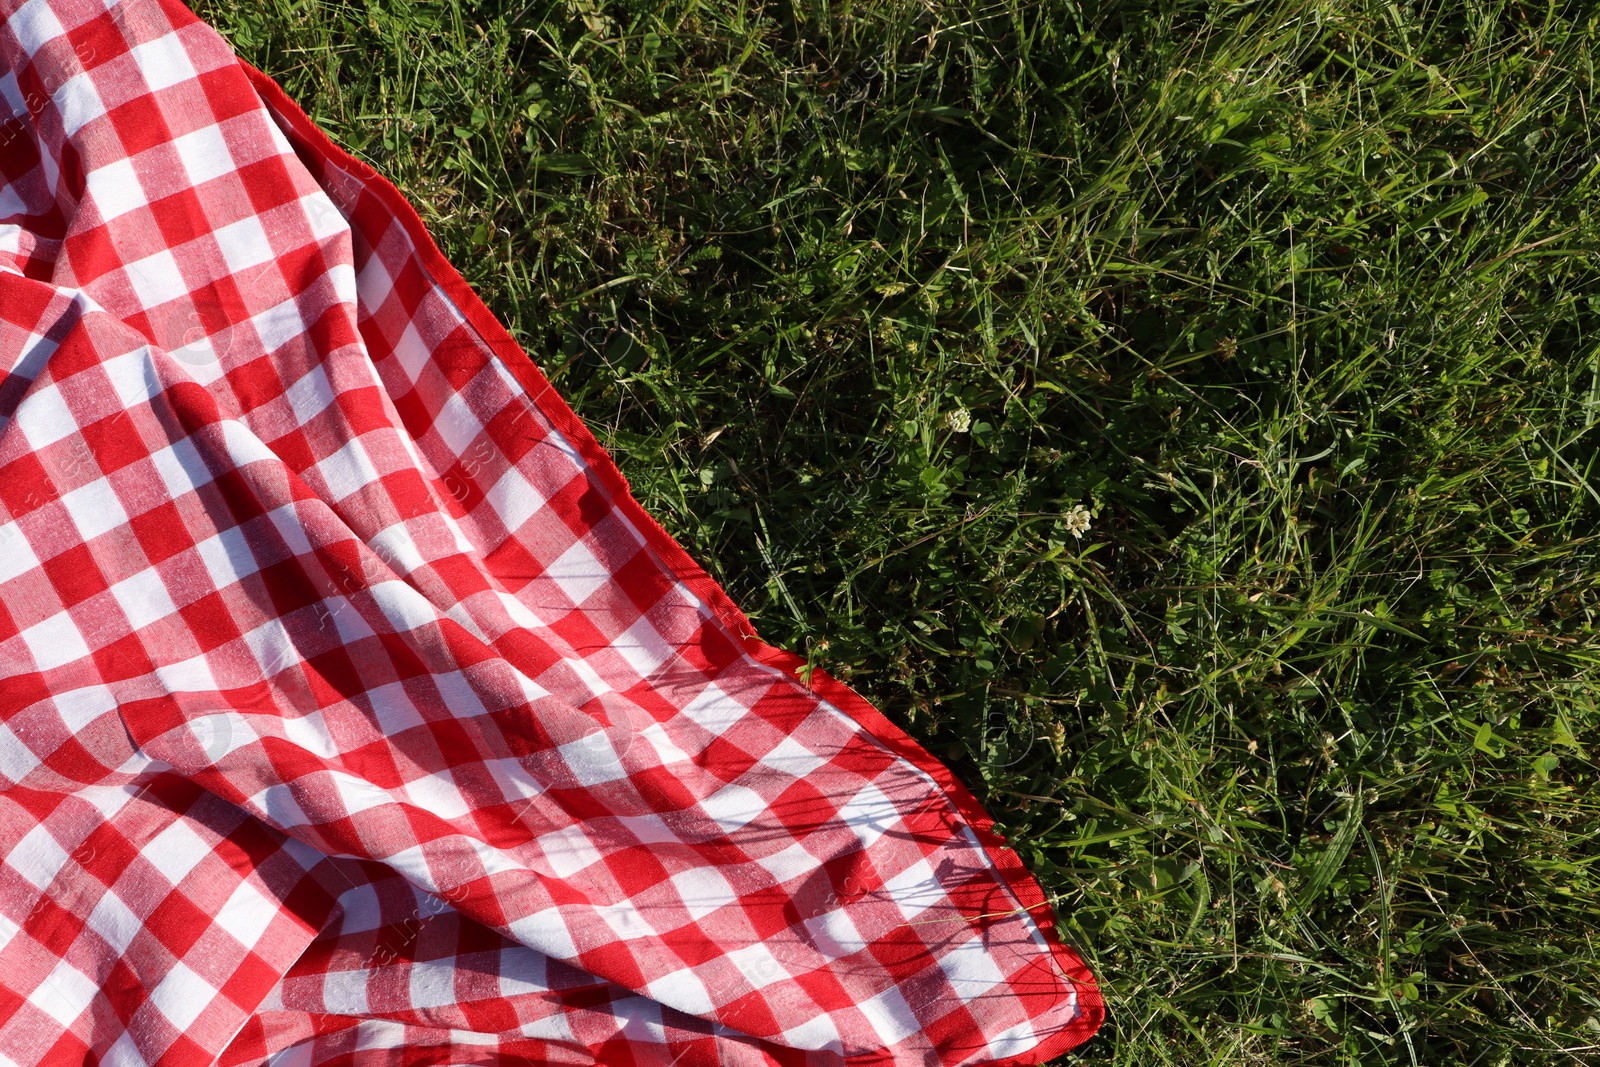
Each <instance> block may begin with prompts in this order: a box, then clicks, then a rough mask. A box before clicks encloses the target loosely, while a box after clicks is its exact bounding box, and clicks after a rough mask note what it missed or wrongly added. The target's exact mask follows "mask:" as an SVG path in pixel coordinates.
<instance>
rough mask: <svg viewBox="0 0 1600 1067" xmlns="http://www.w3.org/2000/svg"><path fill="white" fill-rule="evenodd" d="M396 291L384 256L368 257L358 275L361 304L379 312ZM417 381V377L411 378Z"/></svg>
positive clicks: (357, 282)
mask: <svg viewBox="0 0 1600 1067" xmlns="http://www.w3.org/2000/svg"><path fill="white" fill-rule="evenodd" d="M393 289H394V278H393V277H391V276H390V274H389V267H388V265H387V264H386V263H385V262H384V259H383V256H381V255H377V254H373V255H370V256H368V257H367V265H366V266H364V267H362V268H361V273H359V274H357V275H356V291H357V292H358V293H360V294H361V303H362V304H364V305H365V306H367V307H368V308H371V309H373V310H377V309H378V308H380V307H382V306H383V302H384V301H385V300H387V299H389V293H390V292H391V291H392V290H393ZM411 380H412V381H416V380H417V379H416V376H415V375H412V376H411Z"/></svg>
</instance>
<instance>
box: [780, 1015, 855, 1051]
mask: <svg viewBox="0 0 1600 1067" xmlns="http://www.w3.org/2000/svg"><path fill="white" fill-rule="evenodd" d="M783 1043H784V1044H785V1045H788V1046H789V1047H790V1048H803V1049H813V1050H815V1051H818V1052H833V1053H843V1052H844V1042H842V1041H840V1040H839V1028H838V1027H836V1026H834V1025H833V1020H832V1019H830V1018H828V1015H827V1013H826V1012H824V1011H822V1009H820V1008H819V1009H817V1014H816V1015H814V1016H812V1017H811V1018H810V1019H808V1020H806V1021H805V1022H803V1023H801V1024H800V1025H799V1026H793V1027H790V1028H789V1029H787V1030H785V1031H784V1032H783Z"/></svg>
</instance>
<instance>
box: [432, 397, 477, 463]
mask: <svg viewBox="0 0 1600 1067" xmlns="http://www.w3.org/2000/svg"><path fill="white" fill-rule="evenodd" d="M433 428H434V430H435V431H437V432H438V434H439V438H440V440H442V441H443V442H444V446H445V447H446V448H448V449H449V450H450V451H451V452H452V453H454V454H455V455H457V456H465V455H466V454H467V450H468V449H469V448H471V447H472V442H474V441H476V440H477V439H478V435H479V434H481V433H483V423H481V422H479V421H478V417H477V416H476V415H474V414H473V413H472V409H471V408H469V407H467V402H466V401H465V400H464V399H462V396H461V394H460V393H451V394H450V399H449V400H447V401H445V403H444V407H442V408H440V409H439V414H438V415H436V416H434V420H433Z"/></svg>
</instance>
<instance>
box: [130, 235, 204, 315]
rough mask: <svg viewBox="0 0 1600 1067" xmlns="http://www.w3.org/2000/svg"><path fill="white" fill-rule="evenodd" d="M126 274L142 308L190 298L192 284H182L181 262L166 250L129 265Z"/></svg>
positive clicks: (183, 282) (184, 282)
mask: <svg viewBox="0 0 1600 1067" xmlns="http://www.w3.org/2000/svg"><path fill="white" fill-rule="evenodd" d="M124 273H126V274H127V276H128V284H129V285H131V286H132V287H133V292H134V295H135V296H137V297H138V298H139V305H140V306H141V307H143V308H146V309H149V308H155V307H160V306H161V305H162V304H165V303H166V302H167V301H169V300H176V299H178V298H179V297H180V296H188V295H189V283H188V282H186V281H184V280H183V272H182V271H180V270H179V269H178V261H177V260H176V259H175V258H173V255H172V253H171V252H168V251H167V250H166V249H162V250H161V251H160V252H155V253H152V254H151V255H148V256H145V257H144V258H143V259H141V260H138V261H137V262H134V263H129V264H128V265H127V267H126V268H124Z"/></svg>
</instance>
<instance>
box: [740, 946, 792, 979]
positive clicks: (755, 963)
mask: <svg viewBox="0 0 1600 1067" xmlns="http://www.w3.org/2000/svg"><path fill="white" fill-rule="evenodd" d="M727 957H728V962H729V963H731V964H733V965H734V966H735V967H737V968H739V973H740V974H742V975H744V980H745V981H746V982H749V983H750V987H751V988H752V989H764V988H765V987H767V986H769V985H771V984H772V983H773V982H778V981H782V980H783V979H785V978H788V977H789V972H788V970H787V969H786V968H785V967H784V966H783V964H781V963H779V962H778V957H776V956H774V955H773V954H772V950H771V949H769V948H767V946H766V945H765V944H764V943H762V942H760V941H756V942H754V943H753V944H749V945H746V946H744V947H743V948H736V949H734V950H733V951H732V952H729V953H728V954H727Z"/></svg>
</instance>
